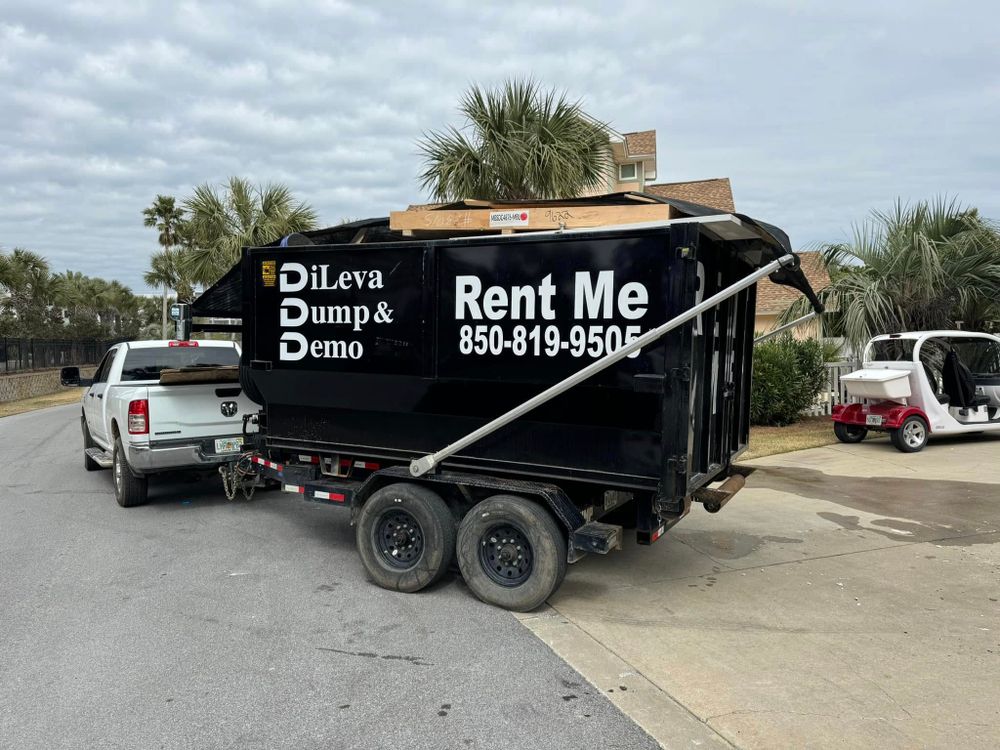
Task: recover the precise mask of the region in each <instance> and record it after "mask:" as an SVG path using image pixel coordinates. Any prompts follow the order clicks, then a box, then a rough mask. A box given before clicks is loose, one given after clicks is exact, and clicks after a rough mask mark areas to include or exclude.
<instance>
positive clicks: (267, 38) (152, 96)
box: [0, 0, 1000, 290]
mask: <svg viewBox="0 0 1000 750" xmlns="http://www.w3.org/2000/svg"><path fill="white" fill-rule="evenodd" d="M998 21H1000V12H998V10H997V8H996V6H995V5H994V4H993V3H988V2H985V0H979V1H978V2H972V1H963V2H956V3H953V4H951V5H949V7H948V12H947V13H943V12H942V11H941V10H940V5H938V4H936V3H933V2H931V1H930V0H918V1H916V2H906V3H903V2H887V3H877V4H872V3H852V2H848V3H838V4H835V5H829V4H826V5H824V4H803V3H799V2H792V1H791V0H769V1H767V2H758V3H754V4H750V3H744V2H735V0H733V1H731V2H720V3H711V4H701V5H687V6H682V5H678V4H668V3H656V2H652V1H648V2H642V1H636V2H625V3H618V4H608V3H603V2H596V0H595V1H594V2H579V3H573V4H567V3H544V2H518V1H516V0H515V1H513V2H508V3H503V4H483V3H479V4H472V3H467V2H462V1H461V0H443V1H442V2H438V3H434V4H417V3H396V2H389V0H384V1H383V2H366V3H361V2H349V1H348V0H322V1H320V0H316V1H313V2H310V0H300V2H296V3H287V2H279V1H278V0H253V1H251V0H244V1H243V2H227V1H221V2H212V3H198V2H190V1H188V2H179V3H169V2H136V1H135V0H128V1H127V2H124V1H123V2H110V1H107V2H105V1H100V2H99V1H98V0H75V1H74V2H70V3H66V4H44V3H33V2H23V3H18V2H14V3H11V2H8V3H5V10H4V18H3V22H2V23H0V102H2V104H3V106H2V113H3V114H2V116H0V246H2V247H4V248H11V247H14V246H24V247H30V248H32V249H34V250H36V251H38V252H41V253H42V254H44V255H46V256H47V257H48V258H49V259H50V261H51V262H52V265H53V267H55V268H57V269H63V268H73V269H76V270H80V271H83V272H85V273H88V274H100V275H104V276H106V277H109V278H118V279H120V280H121V281H123V282H124V283H126V284H128V285H130V286H132V287H133V288H135V289H136V290H142V289H143V288H144V287H143V285H142V283H141V275H142V272H143V270H145V268H146V265H147V262H148V258H149V255H150V254H151V253H152V252H154V251H155V250H156V246H155V242H156V235H155V233H154V232H152V231H151V230H148V229H145V228H143V227H142V221H141V210H142V208H143V207H145V206H146V205H148V204H149V203H150V201H151V200H152V199H153V197H154V196H155V195H156V194H157V193H169V194H174V195H178V196H183V195H186V194H188V193H190V191H191V190H192V188H193V187H194V186H195V185H197V184H198V183H201V182H205V181H210V182H221V181H222V180H224V179H226V178H227V177H228V176H230V175H236V174H238V175H243V176H246V177H249V178H251V179H254V180H258V181H261V182H268V181H281V182H284V183H287V184H288V185H289V186H290V187H291V188H292V189H293V191H294V192H295V194H296V195H297V196H298V197H299V198H301V199H303V200H306V201H308V202H309V203H311V204H312V205H313V206H314V207H315V208H316V209H317V211H318V212H319V214H320V216H321V218H322V220H323V221H325V222H328V223H336V222H337V221H339V220H340V219H342V218H344V217H362V216H375V215H385V214H386V213H387V212H388V211H390V210H393V209H396V208H399V207H401V206H405V205H407V204H408V203H411V202H419V201H422V200H424V199H425V196H424V195H422V194H421V193H420V191H419V187H418V184H417V179H416V175H417V174H418V172H419V169H420V164H419V156H418V151H417V147H416V140H417V139H418V138H419V137H420V135H421V133H423V132H425V131H427V130H430V129H438V128H441V127H442V126H444V125H446V124H449V123H457V116H456V105H457V102H458V100H459V97H460V96H461V93H462V91H463V90H464V89H465V88H466V86H467V85H468V84H469V83H471V82H478V83H496V82H499V81H501V80H502V79H503V78H505V77H508V76H522V77H526V76H532V77H534V78H535V79H537V80H538V81H540V82H542V83H544V84H546V85H550V86H553V87H556V88H559V89H563V90H565V91H567V92H568V93H569V94H570V95H571V96H573V97H579V98H580V99H582V100H583V102H584V103H585V106H586V107H587V108H588V110H589V111H590V112H591V113H592V114H593V115H594V116H595V117H597V118H599V119H601V120H604V121H607V122H610V123H611V124H612V125H613V126H615V127H616V128H617V129H618V130H620V131H629V130H639V129H646V128H656V129H657V131H658V134H659V169H658V175H659V178H660V180H661V181H671V180H683V179H699V178H704V177H716V176H729V177H730V178H732V181H733V187H734V191H735V194H736V202H737V206H738V207H739V208H740V209H741V210H743V211H745V212H747V213H750V214H753V215H758V216H759V217H760V218H762V219H766V220H769V221H773V222H774V223H777V224H779V225H781V226H782V227H784V228H785V229H787V230H788V232H789V234H790V235H791V237H792V239H793V241H795V242H796V243H797V244H798V245H800V246H802V245H807V244H810V243H814V242H818V241H823V240H836V239H840V238H842V237H843V236H844V235H845V233H846V232H847V230H848V229H849V225H850V223H851V222H852V221H856V220H860V219H862V218H863V217H864V215H865V213H866V212H867V211H868V210H869V209H870V208H872V207H885V206H887V205H888V204H889V203H890V202H891V201H893V200H894V199H895V198H896V197H897V196H901V197H903V198H905V199H919V198H925V197H931V196H933V195H935V194H940V193H945V192H947V193H949V194H952V195H958V196H959V197H960V198H961V199H962V200H963V201H965V202H966V203H970V204H975V205H978V206H979V207H980V208H981V210H982V211H983V212H984V213H985V214H986V215H988V216H994V217H997V218H1000V186H998V184H997V181H996V179H995V175H996V174H997V168H998V166H1000V146H998V144H997V139H996V137H995V128H996V123H997V122H998V121H1000V53H998V51H997V45H996V44H995V43H994V39H993V33H992V29H993V28H995V27H996V25H997V22H998Z"/></svg>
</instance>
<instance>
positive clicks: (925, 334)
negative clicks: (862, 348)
mask: <svg viewBox="0 0 1000 750" xmlns="http://www.w3.org/2000/svg"><path fill="white" fill-rule="evenodd" d="M937 338H948V339H958V338H970V339H971V338H985V339H990V340H992V341H1000V337H997V336H994V335H993V334H991V333H980V332H978V331H905V332H904V333H883V334H881V335H879V336H872V339H871V340H872V341H886V340H888V339H920V340H921V341H924V340H926V339H937Z"/></svg>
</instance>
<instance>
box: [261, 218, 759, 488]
mask: <svg viewBox="0 0 1000 750" xmlns="http://www.w3.org/2000/svg"><path fill="white" fill-rule="evenodd" d="M737 245H738V243H733V242H728V243H722V242H720V243H713V242H711V241H709V240H707V239H706V238H705V237H704V236H700V235H699V228H698V227H697V226H696V225H694V224H686V225H676V226H672V227H670V228H668V229H662V228H660V229H650V230H627V231H626V230H623V231H622V232H621V233H618V234H614V233H601V234H599V235H597V234H595V235H580V234H572V235H563V236H548V237H545V238H539V237H530V236H522V237H518V236H513V237H505V238H502V239H497V238H478V239H475V240H467V241H448V242H440V243H438V242H433V241H426V242H413V243H392V244H384V245H369V246H312V247H303V248H299V247H296V248H254V249H251V250H249V251H248V253H247V255H246V256H245V260H244V271H243V272H244V290H245V294H246V295H247V296H246V301H245V310H244V319H243V323H244V351H245V353H246V360H247V361H246V362H244V364H245V365H246V367H245V369H244V371H243V375H244V376H245V377H246V378H247V379H248V381H249V382H248V385H251V386H252V387H253V388H254V389H255V390H257V391H259V392H260V394H261V396H262V398H263V401H264V402H265V403H266V410H267V434H268V440H269V441H270V444H271V445H275V446H285V447H299V448H307V447H317V448H320V449H326V450H329V451H331V452H350V453H357V454H362V455H366V456H371V457H374V458H378V457H382V458H384V459H385V460H386V461H406V460H410V459H412V458H415V457H419V456H421V455H423V454H426V453H431V452H433V451H436V450H438V449H440V448H442V447H444V446H445V445H447V444H449V443H451V442H453V441H455V440H457V439H458V438H460V437H462V436H463V435H465V434H467V433H468V432H471V431H472V430H474V429H476V428H477V427H479V426H481V425H482V424H484V423H486V422H487V421H489V420H490V419H492V418H494V417H496V416H498V415H500V414H502V413H503V412H505V411H507V410H509V409H511V408H513V407H515V406H517V405H519V404H520V403H523V402H524V401H525V400H527V399H529V398H531V397H532V396H534V395H536V394H537V393H539V392H540V391H541V390H543V389H544V388H546V387H547V386H549V385H551V384H553V383H555V382H558V381H559V380H561V379H562V378H564V377H566V376H568V375H570V374H572V373H573V372H576V371H577V370H579V369H581V368H582V367H584V366H586V365H587V364H589V363H590V362H592V361H594V360H595V359H597V358H599V357H600V356H602V355H603V354H604V353H606V352H607V351H609V350H612V349H615V348H617V347H618V346H620V345H621V344H622V343H624V342H626V341H628V340H629V339H630V338H631V337H634V336H637V335H639V333H642V332H645V331H648V330H650V329H652V328H655V327H657V326H658V325H660V324H661V323H663V322H664V321H666V320H668V319H669V318H671V317H674V316H675V315H678V314H680V313H682V312H684V311H686V310H687V309H689V308H690V307H691V306H692V305H693V304H695V302H696V300H699V299H702V298H704V297H705V296H707V295H708V294H711V293H713V292H715V291H717V290H718V289H720V288H722V287H723V286H726V285H727V284H729V283H732V282H733V281H736V280H737V279H739V278H742V277H743V276H744V275H745V274H746V273H748V272H749V270H750V265H749V264H748V263H746V262H744V261H741V260H740V259H739V257H738V250H739V248H738V247H737ZM752 295H753V292H752V290H751V291H750V292H749V293H743V294H741V295H740V296H739V297H737V298H735V299H734V300H733V301H732V302H731V303H727V304H726V305H723V306H721V307H720V308H719V309H717V310H715V311H711V312H709V313H705V314H704V315H702V316H701V318H700V319H699V320H697V321H693V322H691V323H688V324H686V325H684V326H681V327H680V328H678V329H676V330H675V331H673V332H671V333H670V334H668V335H667V336H666V337H665V338H664V339H663V340H662V342H660V343H657V344H654V345H652V346H650V347H648V348H647V349H646V350H644V351H642V352H640V353H638V354H637V356H635V357H632V358H627V359H624V360H622V361H621V362H618V363H616V364H615V365H613V366H612V367H610V368H609V369H607V370H606V371H604V372H601V373H599V374H598V375H596V376H594V377H593V378H592V379H591V380H589V381H587V382H586V383H584V384H582V385H580V386H578V387H576V388H574V389H571V390H570V391H568V392H566V393H564V394H562V395H561V396H559V397H557V398H555V399H553V400H552V401H550V402H549V403H547V404H545V405H543V406H542V407H540V408H539V409H537V410H536V411H534V412H532V413H530V414H528V415H526V416H525V417H523V418H521V419H519V420H517V421H515V422H514V423H512V424H510V425H508V426H506V427H504V428H502V429H500V430H498V431H497V432H496V433H494V434H492V435H490V436H488V437H487V438H485V439H484V440H482V441H480V442H479V443H476V444H474V445H472V446H470V447H469V448H467V449H466V450H465V451H464V452H463V453H461V454H459V455H456V456H453V457H452V458H451V459H450V460H449V461H447V462H446V466H451V467H454V468H456V469H461V470H479V471H490V472H499V473H511V474H522V475H529V476H541V477H547V478H550V479H555V480H558V479H566V480H574V481H582V482H591V483H600V484H602V485H604V486H609V487H627V488H636V489H643V490H658V497H659V498H660V499H661V501H663V500H668V501H672V502H674V503H679V502H680V500H682V499H683V498H684V497H686V496H687V495H689V494H690V492H691V491H692V490H693V489H695V488H696V487H697V486H698V485H699V483H704V482H706V481H709V480H710V479H712V478H714V477H715V476H717V475H718V474H719V473H721V472H722V471H723V470H725V469H726V468H727V467H728V465H729V463H730V461H731V458H732V454H733V452H734V451H737V450H739V449H740V448H741V446H742V445H744V444H745V441H746V421H747V418H748V410H749V402H748V400H747V396H748V391H747V388H748V385H749V375H748V373H747V371H746V368H747V367H749V361H750V357H749V355H750V350H749V348H748V347H749V345H750V344H749V342H750V339H751V337H752V330H750V328H751V327H752V319H753V296H752ZM743 392H746V393H747V395H746V396H744V395H742V394H743Z"/></svg>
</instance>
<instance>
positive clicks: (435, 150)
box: [418, 80, 611, 201]
mask: <svg viewBox="0 0 1000 750" xmlns="http://www.w3.org/2000/svg"><path fill="white" fill-rule="evenodd" d="M459 111H460V112H461V113H462V114H463V115H464V116H465V119H466V124H465V126H464V127H462V128H461V129H459V128H454V127H449V128H447V129H446V130H444V131H431V132H430V133H427V134H425V136H424V140H423V141H421V142H420V143H418V146H419V148H420V151H421V152H422V153H423V156H424V165H425V168H424V171H423V172H422V173H421V174H420V182H421V185H422V187H423V188H424V189H426V190H428V191H430V193H431V195H432V196H433V197H434V199H435V200H442V201H448V200H461V199H463V198H481V199H494V200H523V199H530V198H570V197H575V196H578V195H580V194H581V193H583V192H585V191H587V190H589V189H591V188H594V187H598V186H600V185H602V184H603V183H604V182H605V181H606V180H607V175H608V170H609V169H610V167H611V146H610V137H609V129H608V127H607V126H606V125H604V124H603V123H600V122H597V121H596V120H594V119H593V118H591V117H590V116H588V115H587V114H586V113H585V112H584V111H583V109H582V107H581V106H580V102H579V101H570V100H569V99H567V98H566V94H565V93H558V94H557V93H556V92H554V91H542V90H541V88H540V87H539V86H538V84H536V83H535V82H533V81H517V80H509V81H506V82H505V83H504V84H503V85H502V86H501V87H500V88H498V89H488V90H483V89H480V88H479V87H477V86H472V87H471V88H470V89H469V90H468V91H467V92H466V93H465V95H464V97H463V98H462V102H461V105H460V107H459Z"/></svg>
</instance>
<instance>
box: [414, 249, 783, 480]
mask: <svg viewBox="0 0 1000 750" xmlns="http://www.w3.org/2000/svg"><path fill="white" fill-rule="evenodd" d="M797 262H798V261H797V259H796V257H795V256H794V255H792V254H791V253H788V254H786V255H782V256H781V257H780V258H778V259H777V260H773V261H771V262H770V263H768V264H767V265H766V266H762V267H761V268H759V269H757V270H756V271H754V272H753V273H751V274H750V275H749V276H747V277H746V278H743V279H740V280H739V281H737V282H736V283H735V284H732V285H731V286H728V287H726V288H725V289H723V290H721V291H720V292H717V293H716V294H713V295H712V296H711V297H709V298H708V299H705V300H703V301H701V302H699V303H698V304H697V305H695V306H694V307H692V308H691V309H690V310H688V311H687V312H684V313H681V314H680V315H678V316H677V317H675V318H672V319H670V320H668V321H667V322H666V323H664V324H663V325H661V326H659V327H658V328H654V329H653V330H651V331H647V332H646V333H644V334H642V335H641V336H640V337H639V338H637V339H635V340H634V341H633V342H631V343H629V344H625V345H624V346H622V347H621V348H620V349H616V350H615V351H613V352H611V353H610V354H606V355H604V356H603V357H601V358H600V359H597V360H594V361H593V362H591V363H590V364H589V365H587V366H586V367H584V368H583V369H582V370H579V371H578V372H575V373H573V374H572V375H570V376H569V377H567V378H565V379H563V380H560V381H559V382H558V383H556V384H555V385H552V386H550V387H548V388H546V389H545V390H544V391H542V392H541V393H539V394H538V395H537V396H535V397H533V398H530V399H528V400H527V401H525V402H524V403H523V404H520V405H519V406H515V407H514V408H513V409H511V410H510V411H508V412H506V413H505V414H501V415H500V416H499V417H497V418H496V419H494V420H492V421H490V422H487V423H486V424H484V425H483V426H482V427H480V428H479V429H478V430H474V431H473V432H470V433H469V434H468V435H466V436H465V437H462V438H459V439H458V440H456V441H455V442H454V443H452V444H451V445H448V446H446V447H444V448H442V449H441V450H439V451H438V452H437V453H429V454H428V455H426V456H422V457H421V458H415V459H413V461H411V462H410V474H411V475H412V476H414V477H419V476H423V475H424V474H426V473H427V472H429V471H431V470H432V469H434V467H436V466H437V465H439V464H440V463H441V462H442V461H444V460H445V459H446V458H448V457H449V456H452V455H454V454H455V453H458V452H459V451H460V450H464V449H465V448H468V447H469V446H470V445H472V444H473V443H477V442H479V441H480V440H482V439H483V438H484V437H486V436H487V435H490V434H492V433H494V432H496V431H497V430H499V429H500V428H501V427H505V426H506V425H508V424H510V423H511V422H513V421H514V420H515V419H518V418H519V417H522V416H524V415H525V414H527V413H528V412H530V411H532V410H533V409H535V408H537V407H539V406H541V405H542V404H544V403H546V402H547V401H551V400H552V399H554V398H555V397H556V396H559V395H561V394H563V393H565V392H566V391H568V390H569V389H570V388H573V387H574V386H577V385H579V384H580V383H582V382H584V381H585V380H587V379H589V378H591V377H593V376H594V375H596V374H597V373H599V372H600V371H601V370H604V369H606V368H608V367H610V366H611V365H613V364H615V363H616V362H620V361H621V360H623V359H625V358H626V357H628V356H629V355H630V354H632V353H633V352H637V351H639V350H640V349H642V348H643V347H646V346H649V345H650V344H652V343H653V342H654V341H656V340H657V339H659V338H660V337H662V336H663V335H665V334H667V333H669V332H670V331H672V330H674V329H675V328H678V327H679V326H682V325H684V324H685V323H687V322H688V321H690V320H694V319H695V318H696V317H698V316H699V315H701V314H702V313H703V312H705V311H706V310H711V309H712V308H713V307H715V306H716V305H718V304H719V303H720V302H725V301H726V300H727V299H729V298H730V297H733V296H735V295H737V294H739V293H740V292H742V291H743V290H744V289H747V288H749V287H751V286H753V285H754V284H756V283H757V282H758V281H760V280H761V279H763V278H764V277H766V276H769V275H771V274H772V273H773V272H775V271H778V270H780V269H783V268H794V267H795V264H796V263H797Z"/></svg>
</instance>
